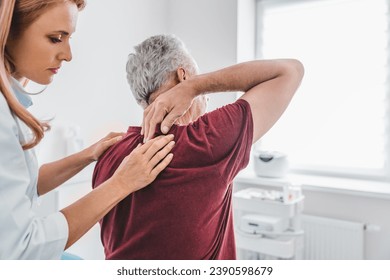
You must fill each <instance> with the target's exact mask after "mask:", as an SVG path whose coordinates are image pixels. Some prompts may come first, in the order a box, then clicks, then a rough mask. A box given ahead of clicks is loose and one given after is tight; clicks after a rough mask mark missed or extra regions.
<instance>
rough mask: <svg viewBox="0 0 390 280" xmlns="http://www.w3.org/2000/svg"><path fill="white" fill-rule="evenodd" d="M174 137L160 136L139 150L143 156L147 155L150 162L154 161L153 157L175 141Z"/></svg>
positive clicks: (170, 135) (171, 135)
mask: <svg viewBox="0 0 390 280" xmlns="http://www.w3.org/2000/svg"><path fill="white" fill-rule="evenodd" d="M173 138H174V136H173V134H169V135H161V136H158V137H156V138H154V139H152V140H150V141H148V142H147V143H145V144H144V145H142V146H141V147H140V148H139V151H140V152H141V153H143V154H145V156H146V158H147V160H148V161H150V160H151V159H152V157H153V156H154V155H155V154H156V153H157V152H158V151H160V150H161V149H162V148H164V147H165V146H166V145H167V144H168V143H169V142H171V141H172V140H173Z"/></svg>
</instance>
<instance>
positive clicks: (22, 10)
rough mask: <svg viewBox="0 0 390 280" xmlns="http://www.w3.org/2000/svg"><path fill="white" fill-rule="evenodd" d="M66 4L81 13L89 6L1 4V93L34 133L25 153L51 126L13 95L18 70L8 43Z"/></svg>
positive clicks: (49, 0)
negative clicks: (14, 74)
mask: <svg viewBox="0 0 390 280" xmlns="http://www.w3.org/2000/svg"><path fill="white" fill-rule="evenodd" d="M65 2H71V3H75V4H76V5H77V7H78V9H79V10H82V9H83V8H84V7H85V4H86V3H85V0H17V1H16V0H0V91H1V93H2V94H3V96H4V98H5V99H6V101H7V104H8V106H9V108H10V110H11V111H12V113H13V114H14V115H16V116H17V117H18V118H19V119H21V120H22V121H23V122H24V123H25V124H26V125H27V126H28V127H29V128H30V129H31V130H32V132H33V139H32V140H31V141H30V142H29V143H25V144H23V145H22V147H23V149H30V148H32V147H34V146H36V145H37V144H38V143H39V142H40V141H41V139H42V138H43V135H44V131H45V130H46V129H48V128H49V125H48V124H47V123H42V122H40V121H39V120H37V119H36V118H35V117H34V116H33V115H32V114H31V113H30V112H28V111H27V110H26V108H24V107H23V106H22V105H21V104H20V103H19V102H18V100H17V99H16V97H15V95H14V94H13V92H12V89H11V85H10V77H11V76H12V74H13V73H14V72H15V66H14V64H13V63H12V58H11V57H10V56H9V55H8V53H7V41H8V39H9V38H13V39H17V37H18V36H21V35H22V34H23V32H24V30H26V29H27V28H28V27H29V26H30V25H31V24H32V23H33V22H34V21H35V20H36V19H38V17H39V16H41V15H42V14H43V13H45V12H46V11H47V10H49V9H50V8H52V7H54V6H56V5H58V4H60V3H65Z"/></svg>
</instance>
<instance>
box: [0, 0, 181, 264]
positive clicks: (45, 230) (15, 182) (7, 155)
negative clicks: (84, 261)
mask: <svg viewBox="0 0 390 280" xmlns="http://www.w3.org/2000/svg"><path fill="white" fill-rule="evenodd" d="M84 6H85V3H84V0H19V1H15V0H6V1H5V0H1V1H0V92H1V94H0V240H1V242H0V259H59V258H60V256H61V254H62V252H63V251H64V249H66V248H68V247H69V246H71V245H72V244H73V243H74V242H75V241H77V240H78V239H79V238H80V237H81V236H82V235H83V234H85V233H86V232H87V231H88V230H89V229H90V228H91V227H92V226H93V225H94V224H95V223H96V222H97V221H99V220H100V219H101V218H102V217H103V216H104V215H105V214H106V213H107V212H108V211H109V210H110V209H111V208H112V207H114V206H115V205H116V204H117V203H118V202H119V201H121V200H122V199H124V198H125V197H126V196H127V195H129V194H130V193H132V192H135V191H136V190H138V189H140V188H142V187H144V186H146V185H148V184H149V183H151V182H152V181H153V180H154V179H155V178H156V176H157V175H158V174H159V173H160V172H161V171H162V170H163V169H164V168H165V167H166V166H167V165H168V164H169V162H170V161H171V159H172V154H171V153H170V150H171V149H172V147H173V145H174V143H173V141H172V139H173V136H172V135H168V136H165V137H160V138H157V139H154V140H152V141H149V142H148V143H147V144H145V145H143V146H140V147H137V148H136V149H135V150H134V151H133V152H132V153H131V154H130V155H129V156H128V157H126V158H125V159H124V160H123V162H122V164H121V165H120V167H119V168H118V170H117V171H116V172H115V174H114V175H113V176H112V178H111V179H110V180H107V181H106V182H104V183H103V184H101V186H100V187H99V188H98V189H96V190H93V191H91V192H90V193H89V194H87V195H86V196H85V197H83V198H81V199H80V200H78V201H77V202H75V203H74V204H72V205H70V206H68V207H66V208H65V209H62V210H61V211H59V212H58V213H54V214H52V215H49V216H48V217H38V216H36V215H35V213H34V212H33V211H32V205H33V204H34V203H35V199H34V198H35V197H36V196H38V195H43V194H45V193H47V192H49V191H51V190H53V189H55V188H56V187H58V186H59V185H61V184H62V183H64V182H65V181H67V180H68V179H69V178H71V177H72V176H74V175H75V174H77V173H78V172H79V171H81V170H82V169H83V168H84V167H85V166H87V165H88V164H90V163H91V162H93V161H95V160H97V159H98V158H99V157H100V156H101V155H102V154H103V153H104V152H105V150H106V149H107V148H108V147H110V146H111V145H113V144H114V143H116V142H117V141H118V140H120V139H121V138H122V133H110V134H108V135H107V136H106V137H105V138H103V139H101V140H100V141H99V142H97V143H95V144H94V145H92V146H90V147H88V148H86V149H85V150H83V151H81V152H79V153H77V154H74V155H71V156H69V157H67V158H64V159H62V160H59V161H56V162H53V163H49V164H45V165H43V166H42V167H41V168H38V165H37V161H36V158H35V154H34V147H35V146H36V145H37V144H38V143H39V142H40V140H41V139H42V138H43V136H44V131H45V129H46V128H48V125H47V124H46V123H42V122H40V121H39V120H37V119H36V118H35V117H34V116H33V115H31V114H30V113H29V112H28V111H27V110H26V107H28V106H29V105H31V100H30V98H29V96H28V95H27V94H26V92H25V91H24V88H23V86H22V85H25V84H26V82H27V81H29V80H32V81H34V82H36V83H39V84H43V85H47V84H50V83H51V81H52V80H53V77H54V75H56V74H57V73H58V72H59V71H60V67H61V65H62V63H63V62H69V61H71V59H72V53H71V48H70V45H69V37H70V35H71V34H72V33H73V32H74V30H75V26H76V22H77V15H78V12H79V11H80V10H82V9H83V8H84Z"/></svg>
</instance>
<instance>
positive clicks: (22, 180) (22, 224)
mask: <svg viewBox="0 0 390 280" xmlns="http://www.w3.org/2000/svg"><path fill="white" fill-rule="evenodd" d="M11 84H12V87H13V90H14V93H15V96H16V97H17V99H18V100H19V102H20V103H21V104H22V105H23V106H25V107H28V106H29V105H31V104H32V102H31V98H30V96H28V95H27V94H26V93H25V92H23V88H22V87H21V85H20V84H19V83H18V82H17V81H16V80H14V79H12V81H11ZM29 136H31V134H30V135H29V130H28V128H27V126H26V125H25V124H24V123H23V122H22V121H21V120H19V119H18V118H17V117H16V116H14V115H13V114H12V113H11V111H10V109H9V107H8V105H7V102H6V100H5V98H4V96H3V95H2V94H0V259H60V257H61V254H62V252H63V250H64V248H65V244H66V241H67V239H68V224H67V221H66V219H65V217H64V215H63V214H62V213H61V212H57V213H54V214H51V215H49V216H47V217H38V216H37V215H36V214H35V212H34V211H33V210H32V206H33V204H34V203H36V200H37V181H38V163H37V159H36V155H35V151H34V149H29V150H23V149H22V146H21V143H26V141H27V139H28V137H29Z"/></svg>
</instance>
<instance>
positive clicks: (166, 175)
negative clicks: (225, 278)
mask: <svg viewBox="0 0 390 280" xmlns="http://www.w3.org/2000/svg"><path fill="white" fill-rule="evenodd" d="M140 130H141V128H140V127H130V128H129V129H128V132H127V134H126V136H125V137H124V139H123V140H121V141H120V142H118V143H117V144H115V145H114V146H113V147H111V148H110V149H109V150H108V151H107V152H106V153H105V154H104V155H103V156H102V157H101V158H100V159H99V161H98V163H97V164H96V167H95V171H94V174H93V186H94V187H96V186H98V185H100V184H101V183H103V182H104V181H106V180H107V179H108V178H110V177H111V176H112V174H113V173H114V172H115V170H116V169H117V168H118V166H119V164H120V163H121V161H122V160H123V158H124V157H125V156H127V155H128V154H129V153H130V152H131V151H132V150H133V149H135V147H136V146H137V145H138V144H139V143H141V142H142V140H143V137H142V136H141V135H140ZM170 133H173V134H174V135H175V142H176V144H175V147H174V148H173V151H172V152H173V154H174V157H173V160H172V162H171V163H170V164H169V166H168V167H167V168H166V169H165V170H164V171H162V172H161V173H160V174H159V176H158V177H157V179H156V180H155V181H154V182H153V183H152V184H150V185H149V186H147V187H145V188H143V189H141V190H139V191H137V192H135V193H132V194H130V195H129V196H127V197H126V198H125V199H124V200H122V201H121V202H120V203H119V204H118V205H117V206H115V207H114V208H113V209H112V210H111V211H110V212H109V213H108V214H107V215H106V216H105V217H104V218H103V219H102V220H101V221H100V223H101V238H102V243H103V246H104V250H105V254H106V258H107V259H166V260H168V259H186V260H189V259H235V258H236V249H235V240H234V232H233V220H232V219H233V217H232V205H231V202H232V181H233V179H234V177H235V176H236V175H237V173H238V172H239V171H240V170H241V169H243V168H244V167H245V166H246V165H247V164H248V162H249V154H250V150H251V145H252V138H253V136H252V135H253V121H252V114H251V110H250V106H249V103H248V102H246V101H245V100H242V99H239V100H237V101H236V102H235V103H233V104H230V105H227V106H224V107H222V108H220V109H217V110H215V111H213V112H210V113H207V114H205V115H203V116H202V117H200V118H199V119H198V120H197V121H195V122H193V123H191V124H189V125H186V126H176V125H175V126H173V127H172V129H171V131H170Z"/></svg>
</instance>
